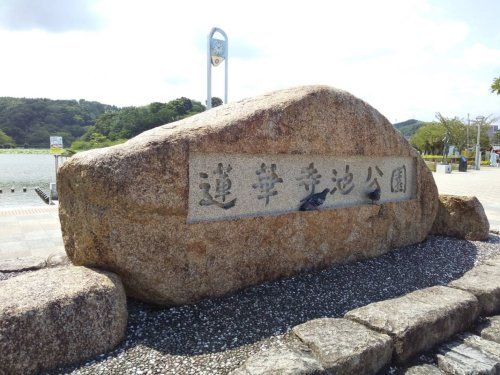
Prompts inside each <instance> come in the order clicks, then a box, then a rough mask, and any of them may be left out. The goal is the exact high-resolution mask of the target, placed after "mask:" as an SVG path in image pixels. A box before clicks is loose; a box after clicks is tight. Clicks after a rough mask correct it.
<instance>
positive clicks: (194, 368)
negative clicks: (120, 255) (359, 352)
mask: <svg viewBox="0 0 500 375" xmlns="http://www.w3.org/2000/svg"><path fill="white" fill-rule="evenodd" d="M499 253H500V237H498V236H495V235H491V236H490V238H489V239H488V241H487V242H471V241H467V240H460V239H457V238H453V237H443V236H429V238H428V239H427V240H426V241H424V242H422V243H419V244H415V245H411V246H407V247H404V248H401V249H398V250H395V251H392V252H389V253H387V254H384V255H382V256H380V257H376V258H372V259H367V260H365V261H362V262H353V263H347V264H336V265H332V266H330V267H328V268H327V269H325V270H321V271H308V272H302V273H301V274H300V275H297V276H294V277H290V278H286V279H282V280H274V281H270V282H268V283H264V284H260V285H256V286H253V287H249V288H245V289H243V290H241V291H239V292H236V293H233V294H229V295H226V296H223V297H220V298H214V299H211V298H209V299H205V300H203V301H200V302H198V303H196V304H192V305H183V306H176V307H172V308H169V309H158V308H156V307H154V306H152V305H150V304H145V303H142V302H140V301H138V300H135V299H130V300H128V310H129V324H128V329H127V334H126V338H125V339H124V340H123V341H122V343H121V344H120V345H118V347H116V348H115V349H114V350H113V351H112V352H110V353H108V354H107V355H105V356H99V357H96V358H93V359H91V360H88V361H86V362H85V363H82V364H78V365H73V366H70V367H66V368H64V369H60V370H58V371H57V372H56V373H57V374H63V373H64V374H72V375H96V374H139V373H140V372H142V373H143V374H148V373H153V374H154V373H159V374H171V373H175V374H183V375H184V374H196V375H227V374H228V373H229V372H231V371H233V370H235V369H236V368H238V367H239V366H241V365H242V364H243V363H244V362H245V361H246V360H247V359H248V358H249V357H250V356H252V355H254V354H256V353H257V352H260V351H262V350H269V348H271V347H272V348H279V347H284V346H285V344H286V345H288V342H289V338H290V336H292V337H294V335H291V334H289V333H288V332H289V331H290V330H291V329H292V328H293V327H295V326H296V325H299V324H302V323H304V322H306V321H308V320H312V319H317V318H322V317H342V316H343V315H344V314H345V313H346V312H347V311H349V310H352V309H355V308H357V307H359V306H365V305H368V304H369V303H372V302H376V301H381V300H384V299H388V298H395V297H399V296H401V295H403V294H405V293H409V292H412V291H414V290H416V289H421V288H427V287H429V286H433V285H443V284H447V283H449V282H450V281H451V280H453V279H456V278H457V277H460V276H461V275H462V274H463V273H464V272H466V271H467V270H469V269H470V268H471V267H473V266H474V264H476V263H478V264H483V263H485V262H487V261H488V259H490V258H491V257H492V256H494V255H496V254H499ZM8 276H9V277H12V274H8ZM1 277H2V275H1V274H0V278H1ZM296 340H297V341H299V339H298V338H296ZM417 358H418V359H419V360H420V359H422V361H423V362H422V363H431V361H432V360H433V358H427V357H426V358H422V356H421V355H419V356H417ZM415 364H416V363H415ZM419 364H420V363H419ZM401 369H402V368H401V367H395V366H393V365H391V366H390V367H388V368H387V369H384V370H383V371H385V370H387V371H388V372H387V373H384V372H382V373H381V374H380V375H382V374H384V375H398V374H400V372H398V370H401Z"/></svg>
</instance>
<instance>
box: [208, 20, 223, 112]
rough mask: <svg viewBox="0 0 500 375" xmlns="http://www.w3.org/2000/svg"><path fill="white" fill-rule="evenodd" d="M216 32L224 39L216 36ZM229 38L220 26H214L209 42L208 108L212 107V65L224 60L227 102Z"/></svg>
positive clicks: (217, 64) (209, 35)
mask: <svg viewBox="0 0 500 375" xmlns="http://www.w3.org/2000/svg"><path fill="white" fill-rule="evenodd" d="M215 33H219V34H220V35H222V37H223V38H224V39H217V38H215V37H214V35H215ZM227 52H228V39H227V35H226V33H225V32H224V31H223V30H222V29H219V28H218V27H214V28H212V30H210V33H209V34H208V43H207V108H208V109H210V108H212V65H213V66H219V65H220V64H221V63H222V62H223V61H224V72H225V75H224V103H227V61H228V53H227Z"/></svg>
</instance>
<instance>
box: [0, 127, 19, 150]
mask: <svg viewBox="0 0 500 375" xmlns="http://www.w3.org/2000/svg"><path fill="white" fill-rule="evenodd" d="M15 145H16V143H15V142H14V140H13V139H12V137H9V136H8V135H7V134H5V133H4V132H3V131H1V130H0V148H12V147H15Z"/></svg>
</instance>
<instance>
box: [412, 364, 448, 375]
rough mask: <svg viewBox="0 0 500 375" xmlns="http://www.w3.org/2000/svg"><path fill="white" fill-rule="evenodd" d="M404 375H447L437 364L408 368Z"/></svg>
mask: <svg viewBox="0 0 500 375" xmlns="http://www.w3.org/2000/svg"><path fill="white" fill-rule="evenodd" d="M404 375H445V373H444V372H443V371H441V370H440V369H438V368H437V367H436V366H432V365H426V364H424V365H418V366H413V367H410V368H407V369H406V370H405V372H404Z"/></svg>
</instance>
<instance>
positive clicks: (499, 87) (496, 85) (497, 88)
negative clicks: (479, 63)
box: [491, 77, 500, 95]
mask: <svg viewBox="0 0 500 375" xmlns="http://www.w3.org/2000/svg"><path fill="white" fill-rule="evenodd" d="M491 92H493V93H496V94H497V95H500V77H498V78H495V79H494V80H493V83H492V84H491Z"/></svg>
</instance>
